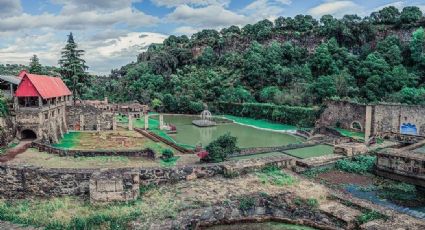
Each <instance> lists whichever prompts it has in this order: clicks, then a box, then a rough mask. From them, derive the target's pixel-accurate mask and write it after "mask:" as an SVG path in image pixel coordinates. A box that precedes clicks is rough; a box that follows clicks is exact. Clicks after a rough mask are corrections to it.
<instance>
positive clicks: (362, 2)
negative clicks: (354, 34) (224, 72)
mask: <svg viewBox="0 0 425 230" xmlns="http://www.w3.org/2000/svg"><path fill="white" fill-rule="evenodd" d="M388 5H394V6H396V7H398V8H400V9H401V8H403V7H405V6H408V5H417V6H419V7H421V9H422V10H423V12H425V0H402V1H398V0H351V1H349V0H0V63H2V64H6V63H20V64H28V62H29V58H30V57H31V56H32V55H33V54H37V55H38V56H39V58H40V61H41V62H42V64H46V65H57V60H58V59H59V55H60V51H61V48H62V47H63V46H64V45H65V42H66V35H67V34H68V33H69V32H70V31H72V32H73V33H74V36H75V40H76V41H77V42H78V43H79V45H80V47H81V48H82V49H84V50H86V54H85V59H86V61H87V64H88V65H89V67H90V69H89V72H92V73H97V74H99V73H100V74H107V73H109V72H110V70H111V69H112V68H119V67H120V66H122V65H124V64H126V63H129V62H131V61H135V60H136V56H137V54H138V53H140V52H142V51H143V50H144V49H146V47H147V46H148V45H149V44H151V43H156V42H162V41H163V39H165V38H166V37H167V36H168V35H170V34H176V35H181V34H186V35H189V36H190V35H191V34H193V33H195V32H197V31H199V30H202V29H206V28H213V29H221V28H223V27H226V26H230V25H239V26H243V25H245V24H248V23H255V22H256V21H258V20H261V19H264V18H267V19H270V20H274V19H275V18H277V17H278V16H286V17H287V16H291V17H292V16H295V15H297V14H311V15H313V16H314V17H316V18H320V16H322V15H324V14H332V15H334V16H336V17H341V16H342V15H344V14H358V15H360V16H366V15H368V14H370V13H371V12H373V11H376V10H379V9H381V8H383V7H385V6H388Z"/></svg>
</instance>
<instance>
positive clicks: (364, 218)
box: [357, 210, 388, 225]
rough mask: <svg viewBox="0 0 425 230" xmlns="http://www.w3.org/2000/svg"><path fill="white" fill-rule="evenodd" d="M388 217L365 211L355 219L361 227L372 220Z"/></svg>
mask: <svg viewBox="0 0 425 230" xmlns="http://www.w3.org/2000/svg"><path fill="white" fill-rule="evenodd" d="M387 218H388V217H387V216H385V215H383V214H381V213H379V212H377V211H374V210H372V211H370V210H368V211H365V212H363V213H362V214H361V215H360V216H358V217H357V222H358V223H359V224H360V225H361V224H364V223H367V222H370V221H372V220H377V219H387Z"/></svg>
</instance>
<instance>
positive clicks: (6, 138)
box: [0, 117, 16, 146]
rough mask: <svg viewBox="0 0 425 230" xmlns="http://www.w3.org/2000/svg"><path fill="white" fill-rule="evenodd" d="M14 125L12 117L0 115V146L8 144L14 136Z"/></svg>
mask: <svg viewBox="0 0 425 230" xmlns="http://www.w3.org/2000/svg"><path fill="white" fill-rule="evenodd" d="M15 133H16V127H15V125H14V122H13V118H12V117H0V146H5V145H8V144H9V142H11V141H12V140H13V138H15Z"/></svg>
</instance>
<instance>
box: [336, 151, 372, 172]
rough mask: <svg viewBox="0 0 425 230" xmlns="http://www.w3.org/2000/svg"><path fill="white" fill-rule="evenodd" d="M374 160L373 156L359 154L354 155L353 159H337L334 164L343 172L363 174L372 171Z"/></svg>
mask: <svg viewBox="0 0 425 230" xmlns="http://www.w3.org/2000/svg"><path fill="white" fill-rule="evenodd" d="M375 160H376V157H375V156H369V155H360V156H355V157H354V158H353V160H350V159H342V160H338V161H337V162H336V164H335V167H336V168H337V169H339V170H342V171H345V172H350V173H359V174H364V173H367V172H370V171H372V169H373V167H374V165H375Z"/></svg>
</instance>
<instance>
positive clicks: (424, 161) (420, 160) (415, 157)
mask: <svg viewBox="0 0 425 230" xmlns="http://www.w3.org/2000/svg"><path fill="white" fill-rule="evenodd" d="M376 156H377V160H376V172H377V174H378V175H381V176H384V177H389V178H392V179H395V180H400V181H404V182H408V183H412V184H415V185H419V186H422V187H425V157H424V156H423V155H421V154H415V153H413V152H409V151H406V152H398V151H397V150H393V151H390V150H387V151H386V152H381V153H378V154H377V155H376Z"/></svg>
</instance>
